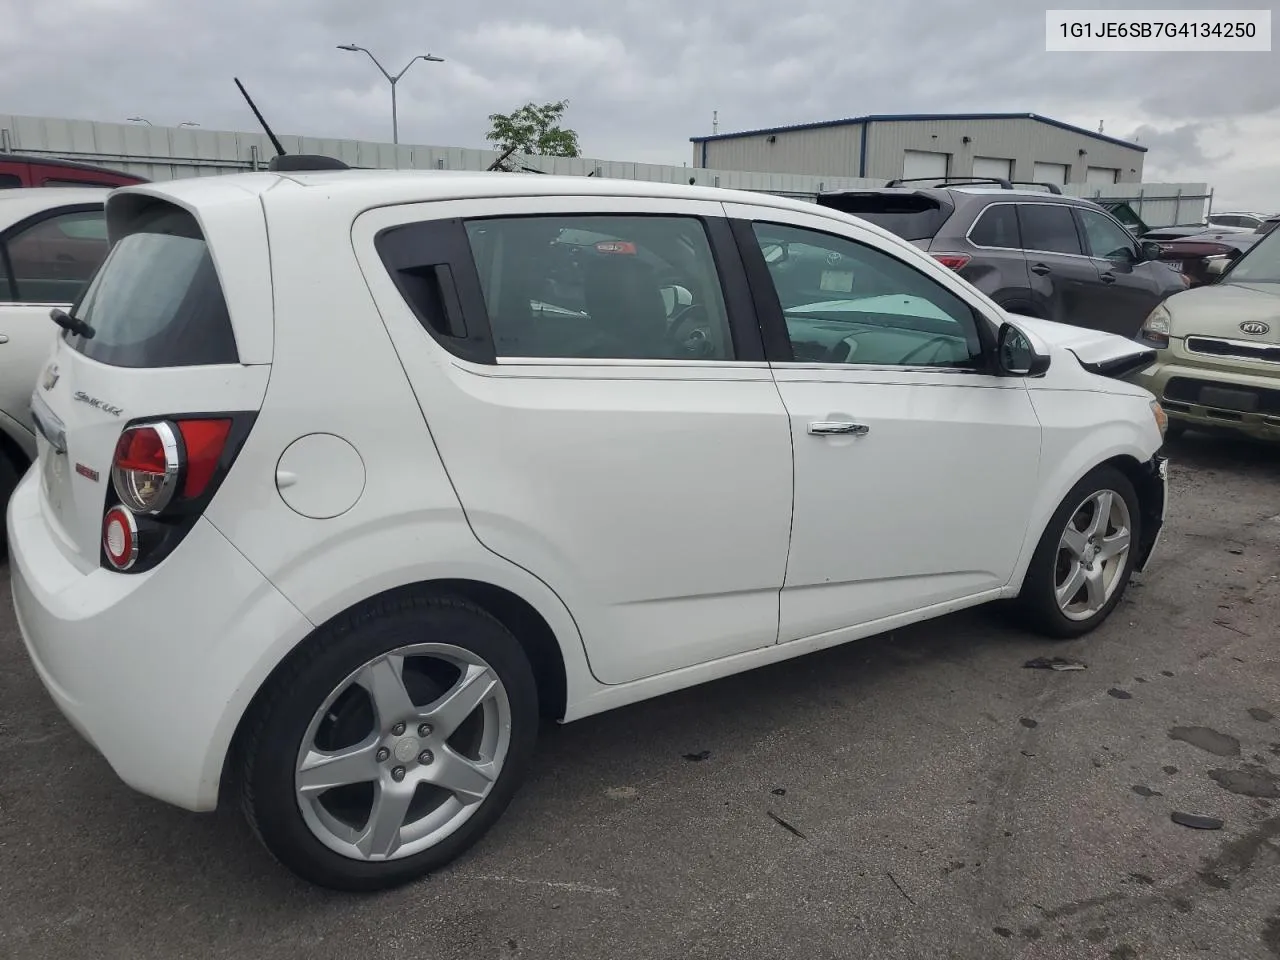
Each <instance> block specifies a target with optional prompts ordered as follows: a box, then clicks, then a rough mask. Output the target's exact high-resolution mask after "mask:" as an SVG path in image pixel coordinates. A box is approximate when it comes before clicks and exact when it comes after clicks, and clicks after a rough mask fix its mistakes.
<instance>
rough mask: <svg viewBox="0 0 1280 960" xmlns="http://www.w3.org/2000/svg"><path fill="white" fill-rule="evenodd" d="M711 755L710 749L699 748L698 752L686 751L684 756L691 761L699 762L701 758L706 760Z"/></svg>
mask: <svg viewBox="0 0 1280 960" xmlns="http://www.w3.org/2000/svg"><path fill="white" fill-rule="evenodd" d="M709 756H711V751H710V750H699V751H698V752H697V753H686V754H685V755H684V758H685V759H686V760H688V761H689V762H690V763H697V762H698V761H699V760H705V759H707V757H709Z"/></svg>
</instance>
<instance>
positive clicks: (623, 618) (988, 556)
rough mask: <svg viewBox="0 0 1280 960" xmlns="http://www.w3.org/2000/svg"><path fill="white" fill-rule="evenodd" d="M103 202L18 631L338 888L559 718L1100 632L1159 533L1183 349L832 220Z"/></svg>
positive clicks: (657, 208)
mask: <svg viewBox="0 0 1280 960" xmlns="http://www.w3.org/2000/svg"><path fill="white" fill-rule="evenodd" d="M107 211H108V217H107V219H108V224H109V227H110V235H111V241H112V250H111V253H110V255H109V256H108V259H107V261H106V263H105V264H104V266H103V268H102V270H101V271H100V272H99V274H98V275H97V277H96V279H95V280H94V282H93V284H92V285H91V287H90V289H89V290H88V291H87V292H86V294H85V296H84V298H83V300H82V301H81V303H80V305H79V308H78V311H77V317H76V322H77V323H78V324H83V325H84V326H83V327H80V328H78V329H79V331H80V332H78V333H72V332H68V333H65V334H63V335H61V338H60V340H59V342H58V344H57V347H56V350H55V351H54V352H53V354H52V355H51V357H50V358H49V363H48V366H47V368H46V370H45V372H44V374H43V376H42V377H41V378H40V383H39V385H38V386H37V387H36V389H35V391H34V395H33V398H32V405H33V409H34V410H35V414H36V420H37V423H38V426H39V432H40V436H39V467H38V469H33V470H31V471H30V472H29V473H28V474H27V475H26V477H25V478H24V479H23V481H22V483H21V484H20V485H19V487H18V489H17V491H16V493H15V494H14V496H13V498H12V500H11V503H10V505H9V510H8V528H9V535H10V540H11V547H10V550H11V556H12V563H11V569H12V580H13V597H14V602H15V607H16V610H17V615H18V621H19V623H20V625H21V629H22V634H23V636H24V638H25V640H26V644H27V647H28V650H29V652H30V656H31V659H32V661H33V662H34V664H35V666H36V669H37V670H38V672H39V675H40V677H41V679H42V680H43V682H44V684H45V685H46V687H47V688H48V690H49V692H50V694H51V695H52V696H53V698H54V699H55V701H56V702H57V703H58V705H59V707H60V708H61V709H62V711H63V712H64V713H65V714H66V716H67V717H68V719H69V720H70V721H71V723H72V724H74V725H75V727H76V728H77V729H78V730H80V731H81V732H82V733H83V734H84V736H85V737H87V738H88V739H89V740H90V741H91V742H92V743H93V744H94V745H95V746H96V748H97V749H98V750H99V751H100V752H101V753H102V754H103V755H104V756H105V757H106V759H107V760H108V761H109V762H110V764H111V765H112V767H113V768H114V769H115V771H116V772H117V773H118V774H119V776H120V777H121V778H123V779H124V780H125V781H126V782H127V783H128V784H130V785H131V786H133V787H134V788H136V789H138V790H140V791H142V792H144V793H147V794H150V795H151V796H154V797H159V798H161V799H163V800H166V801H168V802H170V803H173V804H177V805H178V806H181V807H185V808H187V809H190V810H210V809H212V808H213V807H214V806H215V805H216V804H217V803H218V801H219V796H220V794H221V795H222V796H223V797H226V796H227V795H228V794H230V793H231V792H232V791H234V793H235V794H238V796H239V798H240V799H241V801H242V803H243V806H244V808H245V810H246V811H247V814H248V817H249V819H250V821H251V823H252V824H253V825H254V827H255V830H256V832H257V833H258V835H259V836H261V838H262V840H263V841H264V843H265V844H266V845H267V847H268V848H269V849H270V851H271V852H272V853H273V854H274V855H275V856H276V857H277V858H278V859H279V860H281V861H282V862H283V863H284V864H285V865H286V866H288V867H289V868H291V869H292V870H293V871H295V872H296V873H297V874H299V875H300V876H302V877H304V878H306V879H308V880H310V881H313V882H315V883H318V884H322V885H326V886H331V887H336V888H345V889H373V888H378V887H386V886H390V885H393V884H398V883H402V882H405V881H407V880H410V879H412V878H414V877H418V876H420V875H422V874H424V873H426V872H428V871H430V870H432V869H434V868H436V867H439V866H440V865H442V864H444V863H446V862H448V861H449V860H451V859H452V858H454V857H456V856H457V855H458V854H459V853H461V852H462V851H463V850H465V849H467V848H468V847H469V846H470V845H471V844H473V843H474V842H475V841H476V840H477V839H478V838H479V837H480V836H481V834H482V833H483V832H484V831H485V830H486V829H487V828H488V827H489V826H490V825H491V824H492V823H493V822H494V821H495V819H496V818H497V817H498V816H499V815H500V813H501V812H502V810H503V808H504V807H505V806H506V804H507V803H508V801H509V800H510V799H511V797H512V794H513V793H514V791H515V790H516V787H517V785H518V783H519V781H520V780H521V778H522V777H523V776H524V774H525V772H526V771H527V770H528V769H529V766H530V764H531V763H532V762H533V751H534V739H535V733H536V730H537V725H538V721H539V715H540V714H541V715H544V716H550V717H554V718H556V719H559V720H561V721H572V720H577V719H580V718H582V717H586V716H589V715H591V714H594V713H598V712H600V711H603V710H608V709H611V708H614V707H620V706H623V705H624V704H629V703H633V702H635V701H637V700H642V699H645V698H647V697H653V696H657V695H660V694H664V693H667V692H669V691H672V690H676V689H679V688H682V687H687V686H690V685H693V684H697V683H702V682H704V681H707V680H711V679H714V678H717V677H722V676H725V675H726V674H731V673H735V672H738V671H742V670H747V669H750V668H752V667H758V666H761V665H764V664H769V663H774V662H776V661H779V660H783V659H786V658H788V657H794V656H797V655H800V654H803V653H808V652H810V651H814V650H818V649H822V648H824V647H829V646H832V645H834V644H839V643H844V642H846V641H850V640H855V639H858V638H860V637H865V636H868V635H871V634H876V633H880V632H882V631H885V630H889V629H893V628H895V627H899V626H902V625H904V624H907V623H911V622H914V621H918V620H923V619H926V618H930V617H936V616H938V615H940V614H944V613H948V612H950V611H953V610H959V609H961V608H963V607H970V606H973V605H976V604H980V603H984V602H986V601H991V600H997V599H1001V598H1006V599H1008V598H1018V600H1019V603H1020V605H1021V607H1022V608H1023V609H1024V611H1025V612H1026V613H1027V614H1028V615H1029V617H1030V620H1031V622H1032V623H1034V624H1036V625H1037V626H1038V627H1039V628H1040V629H1042V630H1044V631H1046V632H1047V633H1049V634H1051V635H1053V636H1061V637H1066V636H1075V635H1079V634H1081V633H1083V632H1085V631H1088V630H1090V629H1092V628H1093V627H1095V626H1097V625H1098V624H1099V623H1101V622H1102V621H1103V620H1104V619H1105V618H1106V617H1107V615H1108V614H1109V613H1110V612H1111V611H1112V609H1113V608H1114V607H1115V605H1116V604H1117V603H1118V602H1119V600H1120V597H1121V594H1122V593H1123V592H1124V589H1125V586H1126V583H1127V582H1128V580H1129V577H1130V574H1131V572H1132V571H1134V570H1135V569H1141V568H1142V567H1143V565H1144V564H1145V563H1146V562H1147V559H1148V557H1149V555H1150V553H1151V551H1152V548H1153V547H1154V545H1155V541H1156V538H1157V535H1158V532H1159V529H1160V526H1161V524H1162V522H1163V517H1164V504H1165V461H1164V459H1163V457H1162V456H1160V455H1159V448H1160V447H1161V444H1162V431H1163V425H1164V418H1163V414H1162V411H1161V410H1160V407H1159V406H1158V404H1156V403H1155V402H1154V401H1153V398H1152V396H1151V394H1150V393H1148V392H1147V391H1145V390H1143V389H1142V388H1140V387H1136V386H1133V385H1131V384H1129V383H1125V382H1122V381H1121V380H1119V379H1116V378H1115V377H1116V376H1119V375H1120V374H1121V373H1122V372H1126V371H1128V370H1129V369H1131V368H1132V367H1134V366H1135V365H1140V364H1142V363H1145V362H1146V361H1147V359H1148V358H1149V356H1150V353H1151V352H1150V351H1149V350H1148V349H1147V348H1146V347H1144V346H1142V345H1141V344H1137V343H1134V342H1132V341H1129V340H1125V339H1121V338H1119V337H1115V336H1111V335H1108V334H1103V333H1097V332H1094V331H1090V330H1086V329H1083V328H1079V327H1067V326H1059V325H1056V324H1053V323H1050V322H1047V321H1037V320H1030V319H1023V318H1009V317H1006V316H1005V315H1003V314H1002V313H1001V311H1000V309H999V308H998V307H997V306H996V305H995V304H994V303H993V302H992V301H990V300H989V299H987V298H986V297H985V296H983V295H982V294H980V293H978V292H977V291H976V290H975V289H974V288H973V287H971V286H970V285H968V284H967V283H966V282H965V281H963V280H961V279H960V278H958V277H957V276H956V275H955V274H954V273H953V272H952V271H950V270H948V269H947V268H946V267H944V266H941V265H940V264H938V263H937V262H936V261H934V260H933V259H932V258H931V257H929V256H928V255H927V254H925V253H922V252H921V251H919V250H917V249H915V248H914V247H912V246H911V245H909V244H907V243H905V242H903V241H901V240H899V239H897V238H896V237H894V236H892V235H891V234H889V233H887V232H886V231H884V230H881V229H879V228H876V227H873V226H870V225H868V224H866V223H864V222H862V221H859V220H857V219H854V218H852V217H850V216H847V215H844V214H841V213H837V212H835V211H831V210H826V209H823V208H820V207H817V206H815V205H812V204H807V203H803V202H799V201H792V200H786V199H782V198H777V197H772V196H765V195H759V194H751V193H742V192H734V191H722V190H709V189H700V188H690V187H683V186H672V185H668V184H660V183H641V182H624V181H608V180H598V179H594V178H592V179H586V178H556V177H549V176H548V177H525V176H520V175H508V174H450V173H435V172H419V173H397V172H390V171H354V170H338V171H331V172H323V173H315V172H312V173H307V172H263V173H256V174H244V175H236V176H227V177H213V178H200V179H190V180H181V181H176V182H172V183H168V184H163V185H161V184H153V185H146V186H138V187H127V188H124V189H120V190H117V191H116V192H114V193H113V194H112V196H111V197H110V199H109V200H108V202H107ZM90 332H91V333H92V336H90V335H89V334H90ZM1103 373H1109V374H1112V376H1104V375H1103Z"/></svg>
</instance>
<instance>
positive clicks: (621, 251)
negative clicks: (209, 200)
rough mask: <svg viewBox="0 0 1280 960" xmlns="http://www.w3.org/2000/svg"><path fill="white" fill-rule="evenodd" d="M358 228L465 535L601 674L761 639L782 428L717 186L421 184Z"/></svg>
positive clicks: (731, 650) (768, 618) (778, 526)
mask: <svg viewBox="0 0 1280 960" xmlns="http://www.w3.org/2000/svg"><path fill="white" fill-rule="evenodd" d="M355 239H356V244H357V250H358V254H359V256H361V257H362V263H363V264H364V271H365V274H366V276H367V277H368V278H369V282H370V287H371V289H372V291H373V294H374V296H375V298H376V299H377V301H378V304H379V307H380V309H381V312H382V315H383V318H384V321H385V323H386V325H387V329H388V331H389V333H390V335H391V337H392V340H393V341H394V343H395V346H396V348H397V350H398V352H399V354H400V356H401V358H402V360H403V361H404V366H405V370H406V373H407V375H408V377H409V380H410V382H411V384H412V387H413V390H414V392H415V394H416V395H417V399H418V402H419V404H420V406H421V407H422V410H423V412H424V416H425V420H426V423H427V426H428V428H429V429H430V431H431V435H432V437H433V438H434V440H435V443H436V445H437V448H438V449H439V451H440V454H441V457H442V460H443V463H444V466H445V469H446V470H447V471H448V474H449V476H450V478H451V480H452V482H453V484H454V487H455V489H456V490H457V494H458V497H459V500H460V502H461V505H462V508H463V510H464V511H465V513H466V516H467V519H468V521H469V522H470V524H471V526H472V529H473V530H474V532H475V535H476V536H477V537H478V538H479V539H480V541H481V542H483V543H484V544H485V546H486V547H488V548H489V549H490V550H492V551H493V552H494V553H496V554H498V555H499V556H502V557H505V558H506V559H508V560H510V561H511V562H513V563H516V564H519V565H520V566H522V567H524V568H525V569H527V570H529V571H531V572H532V573H533V574H534V575H536V576H537V577H539V578H540V579H542V580H543V581H544V582H545V583H547V584H548V585H549V586H550V587H551V588H552V589H554V590H555V591H556V592H557V593H558V594H559V596H560V597H561V599H562V600H564V602H565V604H566V606H567V607H568V608H569V610H570V611H571V613H572V614H573V617H574V619H575V620H576V622H577V624H578V627H579V629H580V631H581V634H582V637H583V640H584V643H585V646H586V652H587V656H588V659H589V662H590V664H591V669H592V672H593V674H594V675H595V676H596V677H597V678H598V679H599V680H601V681H603V682H605V683H611V684H615V683H625V682H628V681H632V680H637V679H640V678H643V677H648V676H653V675H656V674H660V673H664V672H666V671H670V670H676V669H679V668H681V667H688V666H691V665H694V664H698V663H703V662H707V661H711V660H715V659H718V658H721V657H725V656H730V655H732V654H736V653H742V652H746V651H749V650H753V649H759V648H762V647H767V646H771V645H772V644H774V643H775V642H776V640H777V636H778V602H779V600H778V596H779V591H780V590H781V588H782V584H783V577H784V571H785V567H786V556H787V543H788V538H789V535H790V526H791V499H792V479H791V438H790V430H789V427H788V422H787V416H786V411H785V409H784V407H783V406H782V401H781V399H780V397H779V396H778V391H777V388H776V386H775V385H774V382H773V377H772V375H771V373H770V370H769V366H768V363H767V362H766V361H765V358H764V352H763V346H762V343H761V337H760V332H759V325H758V323H757V322H756V319H755V316H754V312H753V306H752V303H751V299H750V297H749V295H748V292H747V290H746V286H745V280H744V279H743V276H742V270H741V264H740V262H739V260H738V255H737V250H736V246H735V245H734V243H733V241H732V238H731V236H730V235H729V228H728V225H727V224H726V222H725V220H724V217H723V211H722V209H721V208H720V206H719V205H718V204H714V203H707V202H695V201H688V200H661V199H655V198H643V199H642V198H610V197H575V198H567V197H558V198H557V197H531V198H503V199H485V200H473V201H457V202H447V203H433V204H424V205H413V206H402V207H396V208H384V209H381V210H377V211H372V212H370V213H367V214H365V215H364V216H363V217H362V218H361V219H360V220H359V221H358V222H357V225H356V231H355Z"/></svg>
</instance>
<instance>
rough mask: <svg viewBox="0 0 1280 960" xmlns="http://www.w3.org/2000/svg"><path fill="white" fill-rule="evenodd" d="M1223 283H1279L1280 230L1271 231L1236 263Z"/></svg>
mask: <svg viewBox="0 0 1280 960" xmlns="http://www.w3.org/2000/svg"><path fill="white" fill-rule="evenodd" d="M1224 282H1225V283H1280V230H1272V231H1271V232H1270V233H1268V234H1267V235H1266V236H1264V237H1263V238H1262V239H1260V240H1258V241H1257V242H1256V243H1254V245H1253V246H1252V247H1250V248H1249V249H1248V250H1246V251H1245V253H1244V255H1243V256H1242V257H1241V258H1240V259H1239V260H1237V261H1236V263H1235V266H1234V267H1232V268H1231V272H1230V273H1228V274H1227V276H1226V278H1225V279H1224Z"/></svg>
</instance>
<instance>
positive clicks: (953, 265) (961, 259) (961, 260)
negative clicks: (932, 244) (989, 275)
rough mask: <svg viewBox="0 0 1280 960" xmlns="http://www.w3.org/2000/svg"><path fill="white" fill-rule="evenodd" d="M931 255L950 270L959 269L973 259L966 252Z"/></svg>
mask: <svg viewBox="0 0 1280 960" xmlns="http://www.w3.org/2000/svg"><path fill="white" fill-rule="evenodd" d="M931 256H932V257H933V259H935V260H937V261H938V262H939V263H940V264H942V265H943V266H944V267H947V268H948V269H950V270H959V269H960V268H961V267H963V266H964V265H965V264H966V263H968V262H969V261H970V260H972V259H973V257H971V256H969V255H968V254H966V253H934V254H931Z"/></svg>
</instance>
